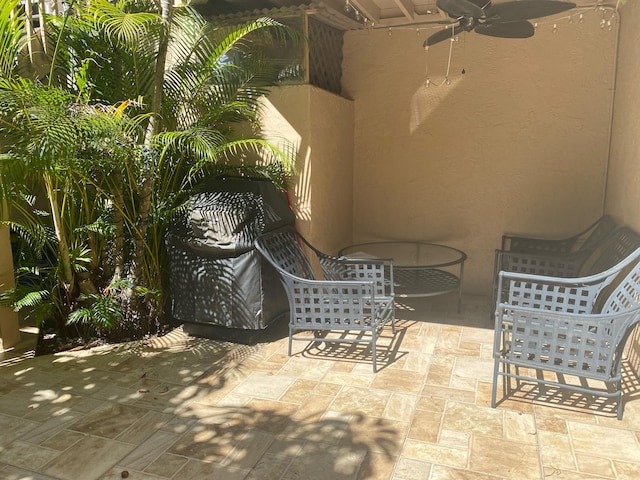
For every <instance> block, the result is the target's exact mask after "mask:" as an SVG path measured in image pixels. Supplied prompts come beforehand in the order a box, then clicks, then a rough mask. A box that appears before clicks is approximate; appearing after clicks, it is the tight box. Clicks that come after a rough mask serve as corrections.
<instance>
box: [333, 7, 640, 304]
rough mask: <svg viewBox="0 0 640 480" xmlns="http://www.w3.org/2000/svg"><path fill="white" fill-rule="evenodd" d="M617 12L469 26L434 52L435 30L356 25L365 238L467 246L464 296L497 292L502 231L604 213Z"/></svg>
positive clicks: (354, 65)
mask: <svg viewBox="0 0 640 480" xmlns="http://www.w3.org/2000/svg"><path fill="white" fill-rule="evenodd" d="M607 15H608V16H607V17H606V18H607V23H605V25H604V27H605V28H601V21H602V19H603V15H602V13H601V12H595V11H593V10H590V11H588V12H586V13H585V14H584V15H583V18H582V21H580V19H579V18H578V17H575V18H572V19H569V18H564V19H561V20H558V21H557V23H556V24H555V28H554V26H553V23H550V22H546V23H543V22H540V24H539V25H538V29H537V32H536V34H535V36H534V37H532V38H529V39H498V38H490V37H484V36H481V35H478V34H476V33H469V34H464V35H461V36H460V38H459V41H458V42H455V43H453V45H452V50H451V51H450V46H451V42H449V41H445V42H443V43H441V44H438V45H435V46H433V47H431V48H430V49H429V51H428V52H425V50H424V49H423V47H422V42H423V40H424V39H425V38H426V37H427V36H428V35H429V33H433V30H431V31H426V30H424V31H422V32H420V31H416V29H415V28H412V29H407V30H401V29H394V30H391V31H388V30H386V29H385V30H373V31H354V32H348V33H347V34H346V35H345V47H344V61H343V87H344V94H345V95H347V96H348V97H350V98H353V99H354V102H355V136H354V139H355V144H354V237H355V240H357V241H358V240H369V239H407V240H422V241H433V242H441V243H445V244H449V245H452V246H454V247H457V248H460V249H462V250H464V251H465V252H466V253H467V254H468V256H469V259H468V262H467V264H466V265H465V285H464V290H465V291H466V292H467V293H478V294H488V293H489V292H490V289H491V280H492V272H493V255H494V250H495V248H497V247H498V246H499V244H500V236H501V234H502V233H503V232H518V233H536V234H540V235H547V236H556V235H563V234H570V233H573V232H576V231H578V230H580V229H581V228H584V227H586V226H587V225H589V224H590V223H591V222H593V221H594V220H595V219H596V218H598V217H599V216H600V215H601V214H602V213H603V208H604V197H605V182H606V176H607V158H608V152H609V138H610V135H609V134H610V125H611V108H612V101H613V86H614V68H615V63H616V62H615V55H616V41H617V27H618V24H617V22H616V21H615V18H613V21H612V22H611V28H609V23H608V21H609V20H610V18H611V16H610V15H609V14H607ZM636 35H637V34H636ZM635 44H636V45H637V42H636V43H635ZM450 53H451V59H450V58H449V54H450ZM636 62H637V61H636ZM463 70H464V72H465V73H464V74H463V73H462V71H463ZM447 71H448V72H449V74H448V80H449V81H448V82H447V81H446V78H447ZM636 78H637V76H636ZM427 80H428V81H427Z"/></svg>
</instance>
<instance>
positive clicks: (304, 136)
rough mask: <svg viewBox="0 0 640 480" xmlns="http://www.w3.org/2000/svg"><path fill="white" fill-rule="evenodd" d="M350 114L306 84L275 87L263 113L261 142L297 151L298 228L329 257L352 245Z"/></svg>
mask: <svg viewBox="0 0 640 480" xmlns="http://www.w3.org/2000/svg"><path fill="white" fill-rule="evenodd" d="M353 115H354V111H353V102H352V101H350V100H347V99H344V98H342V97H340V96H337V95H334V94H332V93H329V92H326V91H324V90H321V89H319V88H316V87H313V86H310V85H295V86H283V87H278V88H275V89H273V90H272V92H271V94H270V95H269V97H268V99H265V103H264V108H263V119H262V125H263V130H264V133H265V135H266V137H267V138H269V139H270V140H272V141H274V142H275V143H276V144H281V145H285V146H286V145H292V146H293V148H295V151H296V157H297V161H296V172H297V173H296V178H295V179H294V185H293V188H292V200H293V203H294V206H295V210H296V216H297V222H298V228H299V229H300V231H301V232H302V233H303V234H304V235H305V236H306V237H307V238H308V239H309V240H310V241H311V243H313V244H314V245H315V246H316V247H318V248H320V249H321V250H323V251H326V252H329V253H335V252H337V250H339V249H340V248H341V247H343V246H345V245H348V244H349V243H351V240H352V236H351V233H352V224H353V216H352V211H353V210H352V205H353V122H354V118H353Z"/></svg>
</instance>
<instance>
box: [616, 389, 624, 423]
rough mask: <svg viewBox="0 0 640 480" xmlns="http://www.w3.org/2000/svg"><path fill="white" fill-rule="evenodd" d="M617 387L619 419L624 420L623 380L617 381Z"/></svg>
mask: <svg viewBox="0 0 640 480" xmlns="http://www.w3.org/2000/svg"><path fill="white" fill-rule="evenodd" d="M615 387H616V389H617V390H618V420H622V381H618V382H616V383H615Z"/></svg>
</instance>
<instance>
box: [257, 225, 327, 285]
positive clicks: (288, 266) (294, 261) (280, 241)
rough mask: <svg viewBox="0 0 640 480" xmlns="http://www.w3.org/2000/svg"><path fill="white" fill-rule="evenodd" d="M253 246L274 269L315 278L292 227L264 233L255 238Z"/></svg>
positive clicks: (300, 276)
mask: <svg viewBox="0 0 640 480" xmlns="http://www.w3.org/2000/svg"><path fill="white" fill-rule="evenodd" d="M255 246H256V248H257V249H258V251H259V252H260V253H261V254H262V255H263V256H264V257H265V258H266V259H267V260H268V261H269V262H270V263H271V264H272V265H273V266H274V267H276V269H278V270H281V271H283V272H285V273H288V274H289V275H293V276H294V277H299V278H305V279H307V280H313V279H315V275H314V273H313V268H312V267H311V264H310V263H309V260H308V259H307V256H306V255H305V253H304V250H303V249H302V247H301V246H300V240H299V239H298V235H297V232H296V231H295V230H294V229H293V228H291V227H284V228H280V229H277V230H273V231H271V232H267V233H264V234H262V235H260V236H259V237H258V238H257V239H256V241H255Z"/></svg>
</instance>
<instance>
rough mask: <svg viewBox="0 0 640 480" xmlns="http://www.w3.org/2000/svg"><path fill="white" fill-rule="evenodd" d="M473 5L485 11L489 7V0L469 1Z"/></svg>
mask: <svg viewBox="0 0 640 480" xmlns="http://www.w3.org/2000/svg"><path fill="white" fill-rule="evenodd" d="M469 1H470V2H471V3H473V4H474V5H477V6H478V7H480V8H481V9H483V10H484V9H486V8H489V7H490V6H491V0H469Z"/></svg>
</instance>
